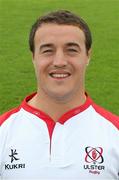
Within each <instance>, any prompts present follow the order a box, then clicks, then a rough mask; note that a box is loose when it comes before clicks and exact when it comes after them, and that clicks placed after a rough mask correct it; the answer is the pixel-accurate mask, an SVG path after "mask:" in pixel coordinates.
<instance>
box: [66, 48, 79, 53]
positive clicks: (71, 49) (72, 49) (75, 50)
mask: <svg viewBox="0 0 119 180" xmlns="http://www.w3.org/2000/svg"><path fill="white" fill-rule="evenodd" d="M68 51H69V52H78V50H77V49H74V48H70V49H68Z"/></svg>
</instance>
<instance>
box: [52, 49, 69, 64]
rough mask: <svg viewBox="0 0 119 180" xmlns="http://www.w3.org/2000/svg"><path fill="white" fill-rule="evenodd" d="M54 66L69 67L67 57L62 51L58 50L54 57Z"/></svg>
mask: <svg viewBox="0 0 119 180" xmlns="http://www.w3.org/2000/svg"><path fill="white" fill-rule="evenodd" d="M53 65H54V66H55V67H64V66H66V65H67V59H66V55H65V54H64V52H63V51H62V50H57V51H56V53H55V55H54V57H53Z"/></svg>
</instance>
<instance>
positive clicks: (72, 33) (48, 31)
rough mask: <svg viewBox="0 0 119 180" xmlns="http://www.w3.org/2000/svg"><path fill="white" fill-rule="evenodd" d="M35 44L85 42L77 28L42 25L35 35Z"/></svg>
mask: <svg viewBox="0 0 119 180" xmlns="http://www.w3.org/2000/svg"><path fill="white" fill-rule="evenodd" d="M34 41H35V43H37V42H49V43H51V42H57V41H62V42H63V41H64V42H66V41H67V42H70V41H79V42H84V41H85V35H84V32H83V31H82V30H81V29H80V28H79V27H77V26H73V25H58V24H50V23H49V24H42V25H41V27H39V28H38V29H37V31H36V33H35V37H34Z"/></svg>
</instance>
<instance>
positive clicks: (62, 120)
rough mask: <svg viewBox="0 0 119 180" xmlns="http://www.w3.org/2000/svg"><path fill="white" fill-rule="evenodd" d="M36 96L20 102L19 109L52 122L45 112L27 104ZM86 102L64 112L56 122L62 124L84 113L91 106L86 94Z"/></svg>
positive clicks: (32, 95)
mask: <svg viewBox="0 0 119 180" xmlns="http://www.w3.org/2000/svg"><path fill="white" fill-rule="evenodd" d="M35 95H36V93H34V94H31V95H30V96H27V97H26V98H25V99H24V101H23V102H22V104H21V107H22V108H23V109H25V110H26V111H28V112H30V113H32V114H35V115H36V116H38V117H39V118H41V119H43V120H45V121H47V120H49V121H53V122H54V120H53V119H52V118H51V117H50V116H49V115H47V114H46V113H45V112H43V111H41V110H39V109H37V108H35V107H32V106H30V105H29V104H28V103H27V102H28V101H29V100H30V99H32V98H33V97H34V96H35ZM86 97H87V98H86V102H85V103H84V104H83V105H81V106H78V107H76V108H73V109H71V110H69V111H68V112H66V113H65V114H63V115H62V116H61V117H60V118H59V120H58V121H57V122H60V123H62V124H64V123H65V122H66V121H67V120H68V119H69V118H71V117H73V116H75V115H76V114H79V113H81V112H82V111H84V110H85V109H87V108H88V107H89V106H90V105H91V104H92V100H91V99H90V98H89V97H88V95H87V94H86Z"/></svg>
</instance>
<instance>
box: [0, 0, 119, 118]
mask: <svg viewBox="0 0 119 180" xmlns="http://www.w3.org/2000/svg"><path fill="white" fill-rule="evenodd" d="M58 9H67V10H71V11H73V12H74V13H77V14H79V15H80V16H82V17H83V18H84V19H85V21H86V22H87V23H88V25H89V27H90V29H91V31H92V35H93V46H92V47H93V51H92V58H91V62H90V66H89V67H88V71H87V75H86V89H87V92H88V93H89V95H90V96H91V97H92V98H93V100H94V101H95V102H96V103H97V104H99V105H101V106H103V107H104V108H106V109H108V110H109V111H111V112H113V113H115V114H117V115H119V0H65V1H64V0H0V114H2V113H3V112H5V111H7V110H9V109H11V108H13V107H15V106H18V105H19V104H20V102H21V101H22V100H23V99H24V97H25V96H26V95H28V94H30V93H32V92H33V91H36V80H35V76H34V69H33V66H32V61H31V53H30V51H29V46H28V36H29V31H30V29H31V25H32V24H33V23H34V21H35V20H36V19H37V18H38V17H39V16H40V15H43V14H45V13H47V12H49V11H51V10H58Z"/></svg>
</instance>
